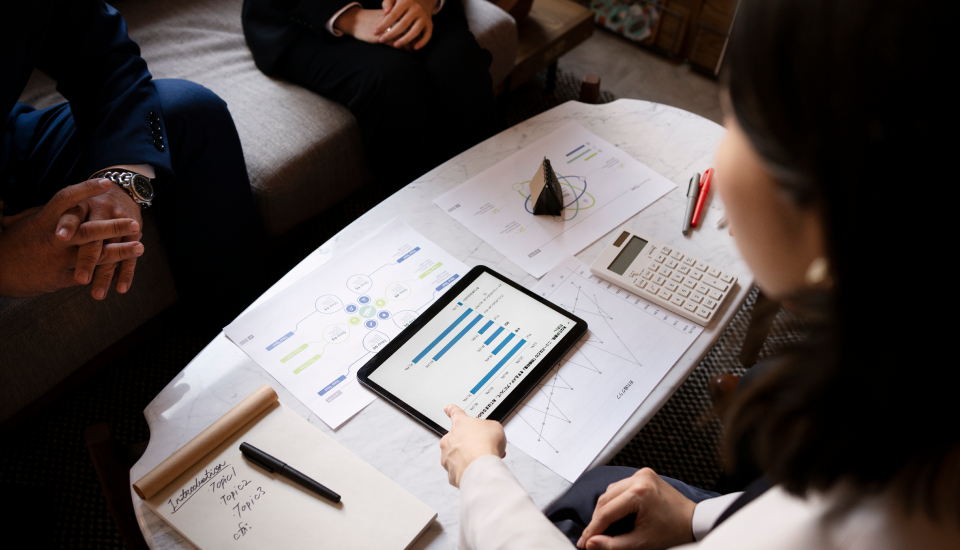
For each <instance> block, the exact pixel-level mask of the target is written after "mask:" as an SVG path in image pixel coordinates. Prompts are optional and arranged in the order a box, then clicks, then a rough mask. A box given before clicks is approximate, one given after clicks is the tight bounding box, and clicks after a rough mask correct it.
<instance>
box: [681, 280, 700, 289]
mask: <svg viewBox="0 0 960 550" xmlns="http://www.w3.org/2000/svg"><path fill="white" fill-rule="evenodd" d="M683 286H685V287H687V288H693V287H695V286H697V282H696V281H694V280H693V279H684V280H683Z"/></svg>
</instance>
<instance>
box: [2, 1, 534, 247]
mask: <svg viewBox="0 0 960 550" xmlns="http://www.w3.org/2000/svg"><path fill="white" fill-rule="evenodd" d="M242 3H243V0H164V1H158V0H120V1H118V2H116V4H115V7H116V8H117V9H118V10H119V11H120V12H121V13H122V14H123V16H124V18H125V19H126V20H127V23H128V26H129V32H130V36H131V37H132V38H133V39H134V40H136V41H137V43H138V44H139V45H140V48H141V50H142V55H143V57H144V58H145V59H146V60H147V65H148V66H149V68H150V72H151V73H153V76H154V77H155V78H182V79H186V80H192V81H194V82H197V83H199V84H202V85H204V86H206V87H207V88H210V89H211V90H213V92H215V93H216V94H217V95H219V96H220V97H221V98H223V100H224V101H226V102H227V105H228V106H229V108H230V112H231V113H232V114H233V118H234V122H235V123H236V125H237V131H238V132H239V134H240V141H241V143H242V144H243V151H244V157H245V159H246V164H247V170H248V172H249V174H250V183H251V185H252V186H253V189H254V194H255V196H256V198H257V201H258V205H259V209H260V214H261V218H262V220H263V225H264V228H265V229H266V231H267V233H269V234H271V235H279V234H281V233H283V232H285V231H287V230H289V229H290V228H292V227H293V226H294V225H296V224H298V223H300V222H302V221H304V220H307V219H309V218H311V217H313V216H315V215H316V214H318V213H320V212H322V211H323V210H326V209H327V208H329V207H330V206H332V205H334V204H335V203H336V202H338V201H339V200H341V199H342V198H344V197H345V196H346V195H348V194H349V193H351V192H353V191H355V190H356V189H358V188H359V187H360V186H362V185H364V184H367V183H370V182H372V181H373V177H372V175H371V174H370V171H369V169H368V168H367V165H366V162H365V160H364V155H363V148H362V144H361V141H360V130H359V127H358V126H357V123H356V120H355V119H354V118H353V115H351V114H350V112H349V111H348V110H347V109H346V108H345V107H344V106H343V105H341V104H339V103H336V102H334V101H331V100H328V99H326V98H323V97H320V96H318V95H316V94H314V93H313V92H310V91H308V90H305V89H303V88H300V87H299V86H295V85H293V84H290V83H288V82H286V81H284V80H282V79H277V78H270V77H267V76H265V75H263V74H262V73H261V72H260V71H258V70H257V68H256V67H255V66H254V64H253V57H252V56H251V54H250V50H249V49H248V48H247V44H246V41H245V40H244V37H243V30H242V28H241V24H240V8H241V5H242ZM464 5H465V7H466V12H467V18H468V20H469V22H470V28H471V30H472V31H473V32H474V34H475V35H476V36H477V40H478V42H479V43H480V45H481V46H482V47H484V48H486V49H488V50H490V51H491V53H493V63H492V64H491V67H490V72H491V75H492V76H493V80H494V83H500V82H502V81H503V80H504V79H505V78H506V76H507V75H508V74H509V73H510V71H511V70H512V69H513V62H514V59H515V57H516V51H517V30H516V24H515V23H514V21H513V18H512V17H510V15H508V14H507V13H505V12H504V11H503V10H501V9H500V8H497V7H496V6H494V5H493V4H491V3H490V2H488V1H487V0H464ZM21 101H24V102H26V103H29V104H31V105H33V106H35V107H38V108H43V107H47V106H50V105H54V104H56V103H58V102H60V101H63V98H62V97H61V96H60V95H59V94H57V93H56V91H55V90H53V87H52V81H51V80H50V79H49V78H46V77H45V76H43V75H42V74H40V73H38V72H35V74H34V78H33V79H31V82H30V85H29V86H28V88H27V90H26V91H25V93H24V94H23V96H22V97H21Z"/></svg>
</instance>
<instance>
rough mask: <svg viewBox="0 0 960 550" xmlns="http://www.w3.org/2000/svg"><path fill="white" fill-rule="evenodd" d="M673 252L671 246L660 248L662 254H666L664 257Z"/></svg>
mask: <svg viewBox="0 0 960 550" xmlns="http://www.w3.org/2000/svg"><path fill="white" fill-rule="evenodd" d="M671 252H673V249H672V248H670V247H669V246H661V247H660V253H661V254H664V255H666V256H669V255H670V253H671Z"/></svg>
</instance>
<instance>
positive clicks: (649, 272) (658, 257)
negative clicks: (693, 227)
mask: <svg viewBox="0 0 960 550" xmlns="http://www.w3.org/2000/svg"><path fill="white" fill-rule="evenodd" d="M590 272H591V273H593V274H594V275H596V276H597V277H601V278H603V279H606V280H608V281H610V282H613V283H616V284H618V285H620V286H622V287H623V288H624V289H626V290H631V291H632V292H635V293H636V294H637V295H639V296H642V297H643V298H644V299H646V300H647V301H649V302H652V303H653V304H656V305H657V306H660V307H662V308H664V309H666V310H669V311H672V312H674V313H676V314H677V315H680V316H681V317H684V318H686V319H689V320H691V321H693V322H694V323H696V324H698V325H701V326H707V325H708V324H709V323H710V321H711V320H712V319H713V317H714V314H715V313H716V312H717V311H718V310H719V309H720V304H721V303H723V301H724V300H726V299H727V296H728V295H729V294H730V293H731V291H732V290H733V287H734V286H735V285H736V284H737V277H736V276H735V275H734V274H732V273H730V272H729V271H726V270H721V269H720V268H719V267H717V266H712V265H707V263H706V262H702V261H700V260H698V259H696V258H694V257H693V256H690V255H689V254H684V253H683V252H681V251H679V250H677V249H675V248H674V247H672V246H669V245H667V244H664V243H662V242H658V241H655V240H654V239H650V238H647V237H641V236H640V235H637V234H635V233H632V232H630V231H624V232H623V233H621V234H620V235H619V236H618V237H617V239H616V240H615V241H613V243H611V244H610V245H609V246H607V248H605V249H604V250H603V252H601V253H600V256H599V257H598V258H597V259H596V260H595V261H594V262H593V264H592V265H591V266H590Z"/></svg>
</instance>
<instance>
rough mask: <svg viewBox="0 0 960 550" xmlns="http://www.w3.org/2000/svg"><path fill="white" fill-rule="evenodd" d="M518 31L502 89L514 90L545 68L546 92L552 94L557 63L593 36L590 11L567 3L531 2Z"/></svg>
mask: <svg viewBox="0 0 960 550" xmlns="http://www.w3.org/2000/svg"><path fill="white" fill-rule="evenodd" d="M518 29H519V30H518V32H519V34H520V45H519V47H518V48H517V60H516V62H515V63H514V65H513V72H512V73H510V76H509V77H508V79H507V83H506V86H505V88H506V89H507V90H515V89H517V88H518V87H520V86H521V85H523V84H524V83H525V82H527V81H528V80H530V79H531V78H533V75H535V74H537V73H538V72H540V70H541V69H543V68H544V67H546V68H547V69H548V70H547V93H552V92H553V87H554V84H555V83H556V78H557V60H558V59H560V56H562V55H563V54H565V53H567V52H569V51H570V50H572V49H573V48H575V47H576V46H578V45H579V44H581V43H582V42H584V41H585V40H586V39H588V38H590V36H591V35H593V12H592V11H590V10H589V9H588V8H585V7H584V6H581V5H580V4H577V3H575V2H571V1H570V0H534V2H533V7H532V8H531V9H530V15H529V17H528V18H527V20H526V21H525V22H524V23H522V24H520V25H518Z"/></svg>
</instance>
